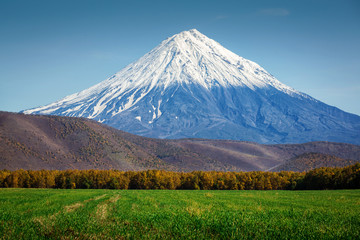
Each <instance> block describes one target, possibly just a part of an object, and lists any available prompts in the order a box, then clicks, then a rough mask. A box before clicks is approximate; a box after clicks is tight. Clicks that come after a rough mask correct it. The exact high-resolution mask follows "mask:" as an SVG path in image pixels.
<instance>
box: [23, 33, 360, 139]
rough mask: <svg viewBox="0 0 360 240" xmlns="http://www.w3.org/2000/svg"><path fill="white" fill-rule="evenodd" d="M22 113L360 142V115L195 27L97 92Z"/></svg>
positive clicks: (161, 134)
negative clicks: (296, 85) (289, 81)
mask: <svg viewBox="0 0 360 240" xmlns="http://www.w3.org/2000/svg"><path fill="white" fill-rule="evenodd" d="M23 112H24V113H26V114H50V115H60V116H73V117H85V118H90V119H94V120H96V121H99V122H101V123H104V124H107V125H110V126H112V127H115V128H117V129H121V130H124V131H127V132H130V133H134V134H137V135H141V136H147V137H153V138H170V139H175V138H209V139H233V140H243V141H244V140H245V141H254V142H258V143H267V144H270V143H302V142H310V141H333V142H346V143H353V144H360V116H357V115H354V114H350V113H346V112H344V111H342V110H340V109H338V108H336V107H332V106H329V105H327V104H325V103H323V102H321V101H319V100H316V99H314V98H312V97H311V96H309V95H307V94H304V93H301V92H299V91H296V90H295V89H293V88H291V87H289V86H286V85H285V84H283V83H281V82H280V81H278V80H277V79H276V78H275V77H274V76H272V75H271V74H269V73H268V72H267V71H266V70H265V69H263V68H262V67H260V66H259V65H258V64H256V63H254V62H252V61H250V60H247V59H245V58H243V57H240V56H238V55H236V54H235V53H233V52H231V51H229V50H227V49H226V48H224V47H222V46H221V45H220V44H219V43H217V42H216V41H214V40H212V39H210V38H208V37H206V36H205V35H203V34H201V33H200V32H199V31H197V30H196V29H192V30H189V31H184V32H181V33H179V34H176V35H174V36H172V37H170V38H168V39H166V40H164V41H163V42H161V44H160V45H158V46H157V47H155V48H154V49H153V50H151V51H150V52H149V53H147V54H145V55H144V56H143V57H141V58H140V59H139V60H137V61H136V62H134V63H132V64H130V65H128V66H127V67H125V68H124V69H122V70H121V71H119V72H118V73H116V74H114V75H112V76H111V77H110V78H108V79H106V80H105V81H102V82H100V83H99V84H97V85H95V86H93V87H90V88H88V89H86V90H83V91H81V92H78V93H75V94H72V95H70V96H67V97H65V98H63V99H61V100H59V101H57V102H54V103H51V104H49V105H46V106H42V107H37V108H33V109H29V110H25V111H23Z"/></svg>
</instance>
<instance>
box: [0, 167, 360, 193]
mask: <svg viewBox="0 0 360 240" xmlns="http://www.w3.org/2000/svg"><path fill="white" fill-rule="evenodd" d="M0 187H1V188H60V189H194V190H302V189H304V190H307V189H317V190H321V189H357V188H360V163H356V164H354V165H351V166H347V167H322V168H316V169H313V170H310V171H308V172H292V171H281V172H264V171H253V172H219V171H193V172H171V171H164V170H146V171H126V172H124V171H119V170H61V171H60V170H38V171H33V170H16V171H9V170H0Z"/></svg>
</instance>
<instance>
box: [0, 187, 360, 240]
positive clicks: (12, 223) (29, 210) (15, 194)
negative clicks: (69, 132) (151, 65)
mask: <svg viewBox="0 0 360 240" xmlns="http://www.w3.org/2000/svg"><path fill="white" fill-rule="evenodd" d="M0 234H1V235H0V239H214V238H216V239H264V238H265V239H266V238H268V239H358V238H359V236H360V190H336V191H335V190H332V191H225V190H224V191H205V190H204V191H196V190H190V191H181V190H177V191H176V190H174V191H172V190H63V189H59V190H57V189H0Z"/></svg>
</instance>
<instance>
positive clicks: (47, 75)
mask: <svg viewBox="0 0 360 240" xmlns="http://www.w3.org/2000/svg"><path fill="white" fill-rule="evenodd" d="M192 28H196V29H198V30H199V31H200V32H202V33H203V34H205V35H207V36H208V37H210V38H212V39H214V40H216V41H217V42H219V43H220V44H222V45H223V46H224V47H226V48H228V49H229V50H231V51H233V52H234V53H236V54H238V55H240V56H242V57H244V58H247V59H250V60H252V61H255V62H257V63H258V64H260V65H261V66H262V67H264V68H265V69H266V70H267V71H268V72H270V73H271V74H273V75H274V76H275V77H276V78H278V79H279V80H280V81H281V82H283V83H285V84H287V85H289V86H291V87H293V88H295V89H297V90H299V91H302V92H305V93H307V94H309V95H311V96H313V97H315V98H317V99H319V100H321V101H323V102H325V103H327V104H329V105H333V106H336V107H339V108H341V109H343V110H345V111H348V112H351V113H355V114H358V115H360V1H358V0H353V1H351V0H341V1H340V0H337V1H331V0H324V1H322V0H301V1H300V0H284V1H269V0H264V1H257V0H252V1H251V0H242V1H241V0H237V1H226V0H219V1H211V0H206V1H196V0H192V1H186V0H181V1H170V0H169V1H156V0H152V1H148V0H143V1H136V0H132V1H130V0H129V1H112V0H106V1H102V0H52V1H50V0H43V1H39V0H33V1H29V0H22V1H18V0H1V1H0V110H2V111H13V112H14V111H20V110H23V109H28V108H31V107H36V106H40V105H45V104H48V103H51V102H53V101H56V100H58V99H60V98H63V97H65V96H67V95H70V94H72V93H75V92H77V91H80V90H83V89H85V88H88V87H90V86H92V85H94V84H96V83H98V82H100V81H102V80H104V79H106V78H107V77H109V76H110V75H112V74H114V73H115V72H117V71H119V70H121V69H122V68H123V67H125V66H126V65H127V64H129V63H131V62H133V61H135V60H137V59H138V58H139V57H141V56H142V55H144V54H145V53H147V52H148V51H150V50H151V49H152V48H154V47H155V46H156V45H158V44H159V43H160V42H161V41H162V40H164V39H165V38H167V37H170V36H172V35H174V34H176V33H179V32H181V31H184V30H189V29H192Z"/></svg>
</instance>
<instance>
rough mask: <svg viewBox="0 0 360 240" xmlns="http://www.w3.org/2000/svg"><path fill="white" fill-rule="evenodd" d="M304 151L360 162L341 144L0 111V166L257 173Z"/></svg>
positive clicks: (359, 155) (358, 152)
mask: <svg viewBox="0 0 360 240" xmlns="http://www.w3.org/2000/svg"><path fill="white" fill-rule="evenodd" d="M309 152H318V153H322V154H329V155H334V156H337V157H339V158H344V159H352V160H354V161H360V146H357V145H352V144H345V143H331V142H312V143H305V144H286V145H261V144H257V143H251V142H240V141H230V140H209V139H179V140H166V139H151V138H146V137H140V136H136V135H133V134H130V133H126V132H123V131H120V130H117V129H114V128H111V127H109V126H106V125H104V124H100V123H97V122H95V121H92V120H88V119H85V118H73V117H59V116H45V115H24V114H14V113H7V112H0V169H4V168H5V169H9V170H14V169H20V168H23V169H34V170H37V169H119V170H144V169H165V170H174V171H193V170H205V171H210V170H217V171H258V170H268V169H271V168H274V167H275V166H280V165H282V164H283V163H286V161H287V160H289V159H292V158H294V157H297V156H299V155H302V154H304V153H309ZM320 165H321V164H320ZM320 165H319V166H320ZM289 170H295V168H294V169H289Z"/></svg>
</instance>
